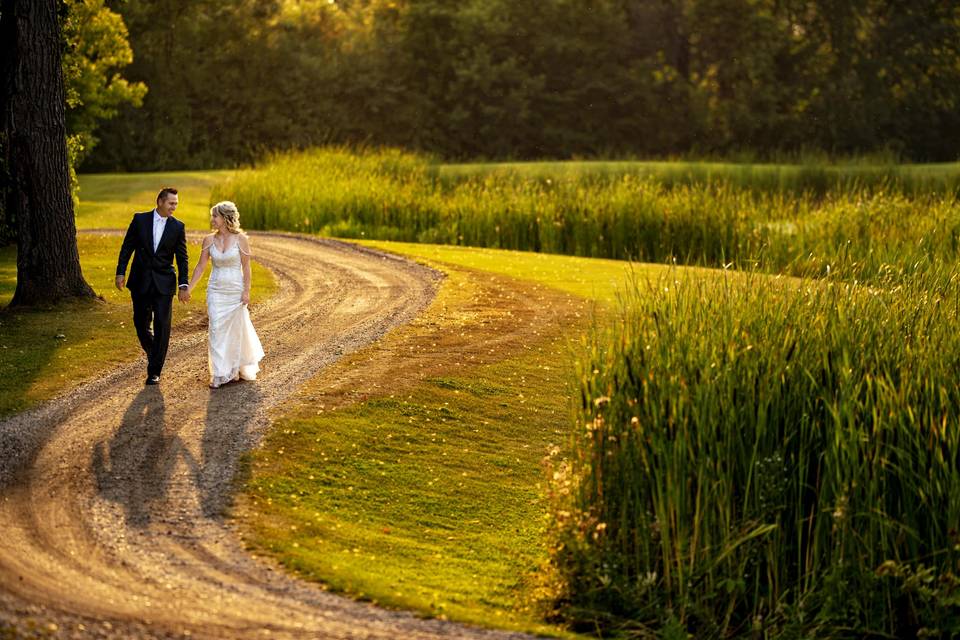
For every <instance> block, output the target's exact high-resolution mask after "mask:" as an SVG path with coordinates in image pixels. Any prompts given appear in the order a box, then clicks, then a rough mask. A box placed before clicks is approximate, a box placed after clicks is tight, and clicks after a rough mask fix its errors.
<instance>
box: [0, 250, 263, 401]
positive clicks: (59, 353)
mask: <svg viewBox="0 0 960 640" xmlns="http://www.w3.org/2000/svg"><path fill="white" fill-rule="evenodd" d="M122 240H123V238H122V236H120V235H110V234H94V233H81V234H79V236H78V238H77V245H78V247H79V250H80V264H81V267H82V268H83V273H84V277H85V278H86V279H87V282H89V283H90V285H91V286H92V287H93V288H94V291H96V292H97V294H98V295H99V296H100V299H98V300H84V301H76V302H68V303H65V304H61V305H56V306H49V307H43V308H36V309H7V308H0V417H2V416H7V415H10V414H12V413H16V412H18V411H23V410H25V409H28V408H30V407H32V406H35V405H36V404H38V403H40V402H43V401H44V400H49V399H50V398H53V397H54V396H57V395H59V394H62V393H65V392H67V391H69V390H71V389H73V388H75V387H77V386H79V385H80V384H82V383H84V382H86V381H88V380H91V379H93V378H96V377H97V376H99V375H102V374H104V373H106V372H108V371H111V370H112V369H115V368H116V367H118V366H120V365H122V364H125V363H128V362H131V361H133V360H136V359H137V358H140V357H142V356H143V352H142V350H141V349H140V343H139V342H138V341H137V335H136V331H135V330H134V328H133V307H132V304H131V302H130V292H129V291H127V290H126V289H124V290H123V291H118V290H117V288H116V287H115V286H114V274H115V272H116V267H117V254H118V253H119V251H120V244H121V242H122ZM188 250H189V253H190V265H191V269H192V267H193V265H195V264H196V260H197V258H198V257H199V255H200V245H199V243H198V242H190V243H189V246H188ZM254 250H256V246H255V245H254ZM209 271H210V267H207V275H209ZM127 273H128V275H129V268H128V271H127ZM252 275H253V283H252V290H251V293H252V300H251V304H254V305H255V304H257V303H258V302H259V301H262V300H265V299H266V298H268V297H270V296H271V295H272V294H273V291H274V290H275V289H276V282H275V280H274V277H273V274H271V273H270V271H269V270H267V269H266V268H264V267H262V266H261V265H259V264H257V263H256V262H254V263H253V269H252ZM206 277H207V276H205V277H204V280H203V281H201V282H200V284H198V286H197V288H196V289H194V293H193V298H192V300H191V302H190V303H189V304H187V305H181V304H180V303H178V302H176V301H174V307H173V324H174V327H173V334H172V339H176V337H177V334H178V333H182V332H184V331H189V330H196V329H200V328H202V327H204V326H205V324H206ZM16 284H17V252H16V248H15V247H4V248H3V249H0V307H5V306H6V305H7V304H8V303H9V302H10V299H11V298H12V297H13V292H14V290H15V288H16Z"/></svg>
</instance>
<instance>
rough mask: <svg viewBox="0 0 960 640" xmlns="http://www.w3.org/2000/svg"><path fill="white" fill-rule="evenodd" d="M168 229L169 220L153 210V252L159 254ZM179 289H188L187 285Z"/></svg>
mask: <svg viewBox="0 0 960 640" xmlns="http://www.w3.org/2000/svg"><path fill="white" fill-rule="evenodd" d="M166 227H167V219H166V218H164V217H163V216H162V215H160V214H159V213H157V210H156V209H154V210H153V252H154V253H156V252H157V247H159V246H160V238H162V237H163V230H164V229H165V228H166ZM178 288H179V289H186V288H187V285H185V284H182V285H180V286H179V287H178Z"/></svg>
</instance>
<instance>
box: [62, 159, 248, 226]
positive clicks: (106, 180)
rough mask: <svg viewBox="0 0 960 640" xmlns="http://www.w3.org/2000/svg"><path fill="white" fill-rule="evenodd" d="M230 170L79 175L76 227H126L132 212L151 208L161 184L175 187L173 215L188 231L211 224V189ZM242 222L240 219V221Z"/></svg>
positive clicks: (224, 177) (223, 178)
mask: <svg viewBox="0 0 960 640" xmlns="http://www.w3.org/2000/svg"><path fill="white" fill-rule="evenodd" d="M231 173H232V172H231V171H168V172H159V173H96V174H84V175H81V176H79V182H80V206H79V207H78V208H77V212H76V213H77V228H78V229H126V228H127V225H129V224H130V218H131V216H132V215H133V214H134V213H136V212H138V211H150V210H151V209H153V207H154V206H155V205H156V201H157V193H159V192H160V189H162V188H163V187H174V188H176V189H177V191H178V192H179V193H178V198H179V202H180V204H179V206H178V207H177V211H176V213H174V217H175V218H177V219H178V220H181V221H182V222H183V223H184V224H186V225H187V231H198V230H199V231H202V230H206V229H209V228H210V205H211V204H213V203H212V202H210V189H211V187H212V186H213V185H214V184H215V183H217V182H220V181H221V180H225V179H227V178H228V177H229V176H230V175H231ZM241 222H242V221H241Z"/></svg>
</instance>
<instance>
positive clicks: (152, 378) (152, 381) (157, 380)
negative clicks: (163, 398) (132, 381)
mask: <svg viewBox="0 0 960 640" xmlns="http://www.w3.org/2000/svg"><path fill="white" fill-rule="evenodd" d="M144 384H160V376H147V381H146V382H145V383H144Z"/></svg>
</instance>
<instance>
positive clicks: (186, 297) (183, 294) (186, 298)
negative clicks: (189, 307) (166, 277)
mask: <svg viewBox="0 0 960 640" xmlns="http://www.w3.org/2000/svg"><path fill="white" fill-rule="evenodd" d="M177 299H179V300H180V302H182V303H183V304H186V303H188V302H190V292H189V291H188V290H187V289H186V288H184V287H181V289H180V291H178V292H177Z"/></svg>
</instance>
